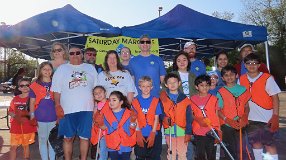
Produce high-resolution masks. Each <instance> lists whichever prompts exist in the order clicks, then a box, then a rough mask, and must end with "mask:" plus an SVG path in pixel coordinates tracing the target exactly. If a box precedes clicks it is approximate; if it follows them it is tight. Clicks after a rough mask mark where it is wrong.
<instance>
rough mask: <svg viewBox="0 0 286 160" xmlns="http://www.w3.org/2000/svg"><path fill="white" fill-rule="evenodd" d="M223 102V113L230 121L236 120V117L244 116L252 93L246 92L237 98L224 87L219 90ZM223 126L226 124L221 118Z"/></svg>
mask: <svg viewBox="0 0 286 160" xmlns="http://www.w3.org/2000/svg"><path fill="white" fill-rule="evenodd" d="M218 92H219V94H220V95H221V97H222V100H223V108H222V109H221V112H222V113H223V115H224V116H225V117H227V118H229V119H234V118H235V117H236V116H238V117H242V115H243V114H244V107H245V104H246V103H247V102H248V100H249V98H250V93H249V92H248V91H247V90H245V91H244V92H243V93H242V94H241V95H240V96H238V97H235V96H234V95H233V94H232V93H231V92H230V91H229V90H228V89H226V88H225V87H222V88H220V89H219V90H218ZM220 123H221V125H223V124H225V122H224V120H223V119H221V118H220Z"/></svg>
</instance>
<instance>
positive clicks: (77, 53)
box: [70, 51, 81, 56]
mask: <svg viewBox="0 0 286 160" xmlns="http://www.w3.org/2000/svg"><path fill="white" fill-rule="evenodd" d="M80 54H81V52H80V51H76V52H70V55H71V56H73V55H77V56H78V55H80Z"/></svg>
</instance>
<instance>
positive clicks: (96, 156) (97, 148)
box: [95, 128, 102, 160]
mask: <svg viewBox="0 0 286 160" xmlns="http://www.w3.org/2000/svg"><path fill="white" fill-rule="evenodd" d="M100 135H101V129H100V128H99V133H98V142H97V146H96V154H95V159H96V160H97V158H98V154H99V152H98V150H99V144H100ZM101 156H102V155H101Z"/></svg>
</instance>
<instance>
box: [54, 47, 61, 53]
mask: <svg viewBox="0 0 286 160" xmlns="http://www.w3.org/2000/svg"><path fill="white" fill-rule="evenodd" d="M61 51H63V49H62V48H59V49H53V51H52V52H53V53H55V52H61Z"/></svg>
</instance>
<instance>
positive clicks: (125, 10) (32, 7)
mask: <svg viewBox="0 0 286 160" xmlns="http://www.w3.org/2000/svg"><path fill="white" fill-rule="evenodd" d="M67 4H71V5H72V6H73V7H74V8H76V9H77V10H79V11H80V12H82V13H84V14H87V15H89V16H91V17H94V18H96V19H99V20H102V21H104V22H106V23H109V24H111V25H113V26H115V27H123V26H132V25H137V24H141V23H144V22H147V21H150V20H152V19H154V18H157V17H158V16H159V11H158V8H159V7H163V10H162V11H161V15H163V14H165V13H167V12H168V11H170V10H171V9H172V8H174V7H175V6H176V5H177V4H182V5H185V6H187V7H189V8H192V9H194V10H196V11H199V12H201V13H204V14H207V15H211V14H212V13H213V12H214V11H218V12H224V11H228V12H232V13H234V18H233V19H232V21H234V22H239V21H240V18H239V17H240V14H241V11H242V10H243V8H244V6H243V3H242V0H21V1H19V0H3V1H1V6H0V22H5V23H6V24H7V25H13V24H16V23H18V22H21V21H23V20H25V19H27V18H30V17H32V16H34V15H37V14H40V13H43V12H46V11H49V10H53V9H56V8H61V7H63V6H65V5H67Z"/></svg>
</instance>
